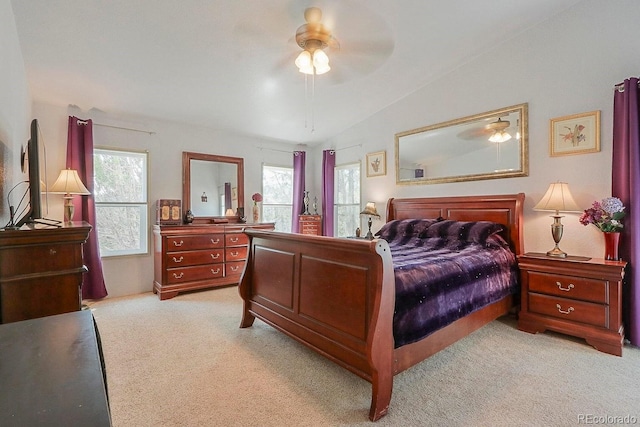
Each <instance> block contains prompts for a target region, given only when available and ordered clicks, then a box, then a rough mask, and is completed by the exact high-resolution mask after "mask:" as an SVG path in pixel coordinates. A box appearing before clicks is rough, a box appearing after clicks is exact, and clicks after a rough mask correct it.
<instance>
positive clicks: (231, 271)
mask: <svg viewBox="0 0 640 427" xmlns="http://www.w3.org/2000/svg"><path fill="white" fill-rule="evenodd" d="M225 265H226V269H227V271H226V272H225V273H226V276H227V277H229V276H231V277H233V276H238V279H240V275H241V274H242V271H243V270H244V265H245V262H244V261H239V262H228V263H226V264H225Z"/></svg>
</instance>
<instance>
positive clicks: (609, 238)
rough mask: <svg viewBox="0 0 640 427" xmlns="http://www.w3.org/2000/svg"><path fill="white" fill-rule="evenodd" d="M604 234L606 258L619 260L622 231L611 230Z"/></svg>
mask: <svg viewBox="0 0 640 427" xmlns="http://www.w3.org/2000/svg"><path fill="white" fill-rule="evenodd" d="M603 234H604V259H606V260H611V261H617V260H618V259H619V258H618V244H619V243H620V233H617V232H611V233H603Z"/></svg>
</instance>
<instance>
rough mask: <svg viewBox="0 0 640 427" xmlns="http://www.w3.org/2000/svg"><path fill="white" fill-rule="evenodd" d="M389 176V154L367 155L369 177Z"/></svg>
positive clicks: (381, 152)
mask: <svg viewBox="0 0 640 427" xmlns="http://www.w3.org/2000/svg"><path fill="white" fill-rule="evenodd" d="M386 174H387V152H386V151H377V152H375V153H369V154H367V176H383V175H386Z"/></svg>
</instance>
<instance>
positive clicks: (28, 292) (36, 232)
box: [0, 222, 91, 323]
mask: <svg viewBox="0 0 640 427" xmlns="http://www.w3.org/2000/svg"><path fill="white" fill-rule="evenodd" d="M90 232H91V225H89V224H88V223H86V222H74V223H70V224H64V225H63V226H62V227H48V228H34V229H28V230H5V231H0V323H9V322H17V321H20V320H28V319H34V318H38V317H44V316H51V315H54V314H62V313H68V312H72V311H78V310H80V309H81V307H82V294H81V287H82V275H83V274H84V273H86V272H87V271H88V270H87V267H86V266H85V265H84V262H83V257H82V245H83V244H84V242H86V241H87V238H88V237H89V233H90Z"/></svg>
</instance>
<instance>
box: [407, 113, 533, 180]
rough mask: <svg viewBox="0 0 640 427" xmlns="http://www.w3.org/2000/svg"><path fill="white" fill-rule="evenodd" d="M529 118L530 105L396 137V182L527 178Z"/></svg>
mask: <svg viewBox="0 0 640 427" xmlns="http://www.w3.org/2000/svg"><path fill="white" fill-rule="evenodd" d="M527 116H528V112H527V104H526V103H525V104H519V105H515V106H513V107H507V108H503V109H499V110H493V111H489V112H486V113H481V114H476V115H473V116H469V117H464V118H461V119H456V120H451V121H448V122H444V123H438V124H435V125H431V126H426V127H423V128H419V129H413V130H410V131H406V132H401V133H398V134H396V147H395V148H396V150H395V151H396V152H395V154H396V182H397V183H398V184H435V183H442V182H459V181H475V180H481V179H493V178H511V177H518V176H527V175H528V124H527V120H528V118H527Z"/></svg>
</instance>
